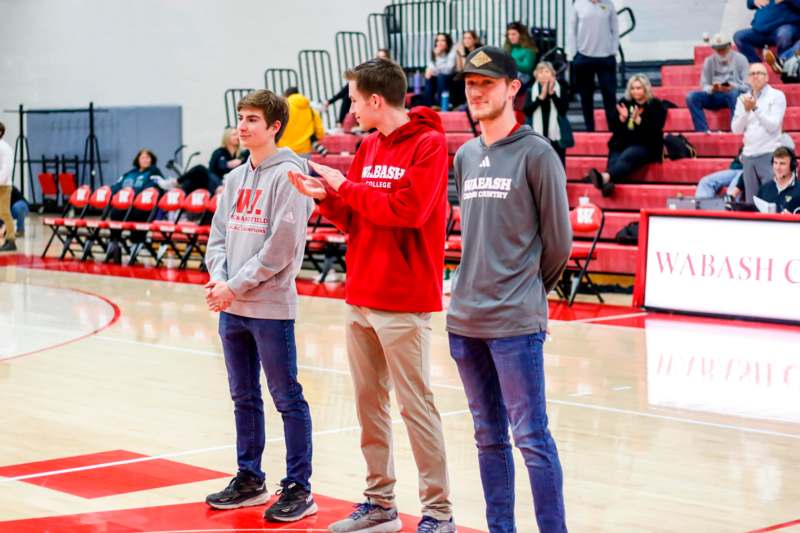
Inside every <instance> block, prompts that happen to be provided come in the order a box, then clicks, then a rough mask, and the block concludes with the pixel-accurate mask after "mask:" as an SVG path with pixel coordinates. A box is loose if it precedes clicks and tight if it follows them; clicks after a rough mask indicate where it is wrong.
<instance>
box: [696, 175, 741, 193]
mask: <svg viewBox="0 0 800 533" xmlns="http://www.w3.org/2000/svg"><path fill="white" fill-rule="evenodd" d="M742 172H743V171H742V170H741V169H739V170H732V169H728V170H720V171H718V172H714V173H713V174H709V175H708V176H703V177H702V179H700V183H698V184H697V190H695V192H694V197H695V198H714V197H715V196H716V195H717V194H718V193H719V191H720V190H722V188H723V187H728V188H729V189H730V188H731V187H735V186H736V184H737V183H738V182H739V178H740V177H741V175H742Z"/></svg>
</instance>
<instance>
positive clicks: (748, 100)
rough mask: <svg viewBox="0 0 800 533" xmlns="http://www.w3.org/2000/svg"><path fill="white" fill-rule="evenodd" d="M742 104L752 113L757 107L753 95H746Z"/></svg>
mask: <svg viewBox="0 0 800 533" xmlns="http://www.w3.org/2000/svg"><path fill="white" fill-rule="evenodd" d="M742 104H743V105H744V110H745V111H752V110H753V109H755V107H756V99H755V98H754V97H753V95H752V94H746V95H744V96H743V97H742Z"/></svg>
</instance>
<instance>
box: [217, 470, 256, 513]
mask: <svg viewBox="0 0 800 533" xmlns="http://www.w3.org/2000/svg"><path fill="white" fill-rule="evenodd" d="M268 500H269V491H267V486H266V484H265V483H264V482H263V481H259V480H257V479H255V478H253V477H251V476H248V475H247V474H242V473H241V472H239V473H238V474H237V475H236V477H235V478H233V479H232V480H231V482H230V483H228V486H227V487H225V490H223V491H221V492H215V493H214V494H209V495H208V496H207V497H206V503H207V504H208V505H210V506H211V507H213V508H214V509H238V508H239V507H250V506H252V505H262V504H265V503H267V501H268Z"/></svg>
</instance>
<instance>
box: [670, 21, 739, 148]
mask: <svg viewBox="0 0 800 533" xmlns="http://www.w3.org/2000/svg"><path fill="white" fill-rule="evenodd" d="M711 48H713V49H714V52H715V53H713V54H711V55H710V56H708V57H707V58H706V60H705V62H704V63H703V72H702V74H701V76H700V87H701V90H700V91H695V92H692V93H689V94H688V95H687V96H686V106H687V107H688V108H689V112H691V114H692V122H693V123H694V130H695V131H700V132H707V133H710V130H709V128H708V122H706V115H705V113H704V112H703V110H704V109H724V108H726V107H727V108H729V109H730V110H731V115H733V112H734V111H735V109H736V99H737V98H738V97H739V94H741V93H743V92H746V91H749V90H750V87H749V86H748V85H747V69H748V62H747V58H746V57H745V56H744V55H742V54H741V53H739V52H736V51H734V50H732V49H731V42H730V40H729V39H728V38H726V37H723V36H722V35H721V34H719V33H718V34H716V35H715V36H714V37H713V39H711Z"/></svg>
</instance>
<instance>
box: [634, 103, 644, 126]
mask: <svg viewBox="0 0 800 533" xmlns="http://www.w3.org/2000/svg"><path fill="white" fill-rule="evenodd" d="M642 113H644V108H643V107H639V106H636V107H634V108H633V122H634V123H635V124H636V125H639V124H641V123H642Z"/></svg>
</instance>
